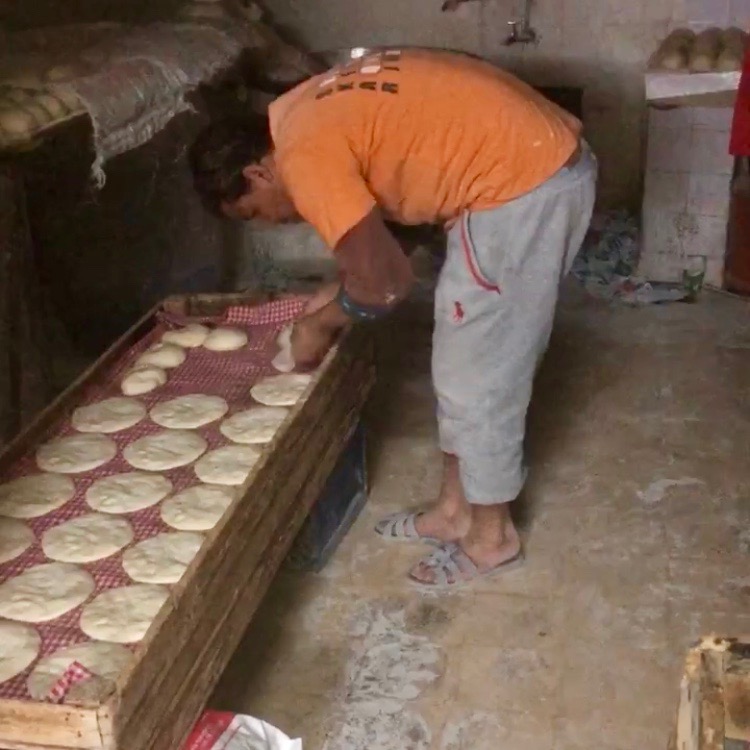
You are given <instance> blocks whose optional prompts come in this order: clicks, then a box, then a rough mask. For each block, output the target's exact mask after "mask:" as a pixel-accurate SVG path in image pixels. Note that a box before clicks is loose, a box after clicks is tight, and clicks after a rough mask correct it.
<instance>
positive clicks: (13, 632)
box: [0, 622, 42, 682]
mask: <svg viewBox="0 0 750 750" xmlns="http://www.w3.org/2000/svg"><path fill="white" fill-rule="evenodd" d="M41 643H42V639H41V638H40V637H39V633H37V631H36V628H33V627H32V626H31V625H23V624H21V623H20V622H0V682H5V681H6V680H10V679H11V678H12V677H15V676H16V675H17V674H21V672H23V670H24V669H26V667H28V666H29V664H31V662H32V661H34V659H36V657H37V654H38V653H39V646H40V645H41Z"/></svg>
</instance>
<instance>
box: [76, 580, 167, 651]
mask: <svg viewBox="0 0 750 750" xmlns="http://www.w3.org/2000/svg"><path fill="white" fill-rule="evenodd" d="M168 598H169V590H168V589H166V588H164V586H154V585H151V584H146V583H136V584H134V585H133V586H120V587H119V588H116V589H109V590H108V591H104V592H102V593H101V594H99V596H97V597H96V598H95V599H94V601H92V602H91V603H90V604H87V605H86V606H85V607H84V608H83V612H82V613H81V621H80V625H81V630H82V631H83V632H84V633H86V635H87V636H88V637H89V638H94V639H95V640H97V641H109V642H111V643H138V641H140V640H143V636H145V635H146V631H147V630H148V629H149V626H150V625H151V623H152V622H153V621H154V618H155V617H156V615H158V614H159V610H160V609H161V608H162V605H163V604H164V602H166V601H167V599H168Z"/></svg>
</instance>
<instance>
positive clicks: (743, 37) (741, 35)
mask: <svg viewBox="0 0 750 750" xmlns="http://www.w3.org/2000/svg"><path fill="white" fill-rule="evenodd" d="M749 38H750V37H749V36H748V34H747V32H746V31H743V30H742V29H738V28H736V27H732V28H729V29H724V31H722V32H721V50H720V52H719V57H718V58H717V60H716V69H717V70H719V71H721V72H722V73H727V72H731V71H733V70H741V69H742V61H743V59H744V57H745V49H746V48H747V46H748V39H749Z"/></svg>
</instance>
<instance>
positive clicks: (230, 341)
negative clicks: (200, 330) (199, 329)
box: [203, 328, 247, 352]
mask: <svg viewBox="0 0 750 750" xmlns="http://www.w3.org/2000/svg"><path fill="white" fill-rule="evenodd" d="M245 344H247V334H246V333H245V332H244V331H241V330H240V329H239V328H214V330H213V331H211V333H209V334H208V336H207V337H206V340H205V341H204V342H203V346H204V347H205V348H206V349H210V350H211V351H212V352H228V351H232V350H233V349H241V348H242V347H243V346H245Z"/></svg>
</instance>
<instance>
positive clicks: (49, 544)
mask: <svg viewBox="0 0 750 750" xmlns="http://www.w3.org/2000/svg"><path fill="white" fill-rule="evenodd" d="M132 541H133V528H132V527H131V525H130V524H129V523H128V522H127V521H126V520H125V519H124V518H117V517H116V516H108V515H105V514H104V513H88V514H87V515H85V516H79V517H78V518H73V519H71V520H70V521H65V522H64V523H61V524H60V525H59V526H53V527H52V528H51V529H47V531H45V532H44V534H43V535H42V549H43V550H44V554H45V555H47V557H49V559H50V560H57V561H58V562H67V563H87V562H94V560H101V559H103V558H105V557H109V556H110V555H114V554H115V552H117V551H119V550H121V549H122V548H123V547H125V546H126V545H128V544H130V542H132Z"/></svg>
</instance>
